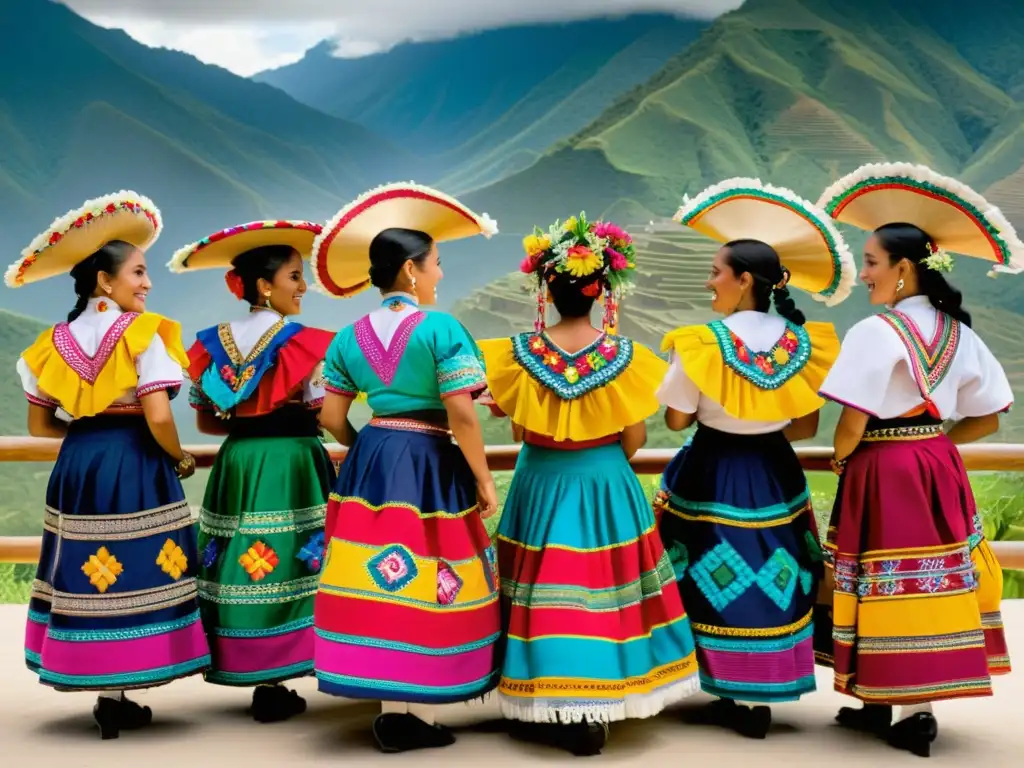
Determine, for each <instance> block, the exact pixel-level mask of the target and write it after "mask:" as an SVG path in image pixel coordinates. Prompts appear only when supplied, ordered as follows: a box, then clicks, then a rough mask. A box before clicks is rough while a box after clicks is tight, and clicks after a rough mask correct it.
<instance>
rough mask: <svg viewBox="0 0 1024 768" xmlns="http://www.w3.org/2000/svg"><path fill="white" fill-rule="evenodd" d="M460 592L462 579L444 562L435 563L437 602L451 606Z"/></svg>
mask: <svg viewBox="0 0 1024 768" xmlns="http://www.w3.org/2000/svg"><path fill="white" fill-rule="evenodd" d="M460 591H462V579H461V578H460V577H459V574H457V573H456V572H455V569H454V568H453V567H452V566H451V565H449V564H448V563H446V562H445V561H444V560H438V561H437V602H438V603H440V604H441V605H451V604H453V603H454V602H455V599H456V598H457V597H458V596H459V592H460Z"/></svg>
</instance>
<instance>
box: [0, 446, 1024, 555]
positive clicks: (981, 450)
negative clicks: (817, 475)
mask: <svg viewBox="0 0 1024 768" xmlns="http://www.w3.org/2000/svg"><path fill="white" fill-rule="evenodd" d="M59 448H60V440H50V439H42V438H35V437H0V462H36V461H41V462H49V461H54V460H55V459H56V458H57V451H58V450H59ZM185 450H187V451H188V452H189V453H191V454H192V455H193V456H195V457H196V466H198V467H210V466H213V460H214V459H215V458H216V456H217V451H218V450H219V446H217V445H192V446H186V447H185ZM327 450H328V451H329V452H330V454H331V458H332V459H333V460H334V461H336V462H340V461H343V460H344V458H345V453H346V449H345V448H344V447H342V446H340V445H337V444H330V445H328V446H327ZM675 453H676V452H675V450H667V449H645V450H641V451H638V452H637V454H636V456H634V457H633V459H632V462H631V463H632V465H633V468H634V469H635V470H636V472H637V474H641V475H645V474H646V475H652V474H661V472H662V471H664V469H665V465H666V464H668V462H669V461H670V460H671V459H672V457H673V456H675ZM796 453H797V456H798V457H799V458H800V463H801V465H803V468H804V469H805V470H806V471H808V472H823V471H824V472H827V471H829V469H830V467H829V461H830V460H831V458H832V449H831V448H816V447H802V446H801V447H798V448H796ZM518 455H519V446H517V445H499V446H491V447H488V448H487V463H488V464H489V465H490V467H491V469H492V470H494V471H501V470H510V469H513V468H514V467H515V463H516V457H517V456H518ZM960 455H961V456H962V457H963V460H964V465H965V466H966V467H967V469H968V470H974V471H981V472H985V471H989V472H1024V445H1016V444H1010V443H982V444H978V445H965V446H961V447H960ZM40 503H41V502H40ZM1022 503H1024V499H1022ZM41 542H42V540H41V539H40V538H39V537H38V536H0V563H34V562H36V561H37V560H38V559H39V548H40V545H41ZM992 548H993V550H995V553H996V556H997V557H998V558H999V562H1000V564H1001V565H1002V566H1003V567H1004V568H1011V569H1024V542H1016V541H994V542H992Z"/></svg>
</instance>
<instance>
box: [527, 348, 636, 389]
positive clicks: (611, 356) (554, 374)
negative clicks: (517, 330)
mask: <svg viewBox="0 0 1024 768" xmlns="http://www.w3.org/2000/svg"><path fill="white" fill-rule="evenodd" d="M512 352H513V354H514V356H515V358H516V362H518V363H519V365H521V366H522V367H523V369H524V370H525V371H526V372H527V373H529V374H530V375H531V376H533V378H534V379H536V380H537V381H538V382H540V383H541V384H543V385H544V386H545V387H547V388H548V389H550V390H551V391H552V392H554V393H555V394H556V395H558V397H560V398H561V399H563V400H575V399H576V398H578V397H581V396H583V395H585V394H587V393H588V392H592V391H594V390H595V389H598V388H599V387H603V386H605V385H606V384H608V383H610V382H612V381H614V380H615V379H616V378H617V377H618V376H619V374H621V373H622V372H623V371H624V370H626V368H627V367H628V366H629V363H630V362H631V361H632V359H633V342H632V341H631V340H629V339H627V338H625V337H621V336H608V335H606V334H602V335H601V336H599V337H598V338H597V339H595V340H594V341H593V342H591V343H590V344H588V345H587V346H586V347H584V348H583V349H581V350H580V351H579V352H576V353H575V354H570V353H568V352H566V351H564V350H563V349H560V348H559V347H558V345H557V344H555V343H554V342H553V341H551V339H550V338H549V337H548V335H547V334H546V333H544V332H541V333H521V334H519V335H518V336H513V337H512Z"/></svg>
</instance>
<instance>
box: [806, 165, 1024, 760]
mask: <svg viewBox="0 0 1024 768" xmlns="http://www.w3.org/2000/svg"><path fill="white" fill-rule="evenodd" d="M820 204H821V205H822V207H824V208H825V210H826V211H827V212H828V213H829V214H830V215H831V216H833V217H834V218H835V219H836V220H838V221H841V222H845V223H848V224H852V225H854V226H856V227H859V228H861V229H865V230H868V231H870V232H872V235H871V237H870V238H868V241H867V244H866V245H865V247H864V265H863V268H862V269H861V274H860V277H861V280H862V281H863V282H864V284H865V285H866V286H867V288H868V295H869V298H870V300H871V303H872V304H875V305H885V306H886V307H887V309H886V310H885V311H883V312H882V313H881V314H877V315H873V316H871V317H869V318H867V319H865V320H862V321H861V322H859V323H857V324H856V325H855V326H853V327H852V328H851V329H850V331H849V332H848V333H847V334H846V338H845V339H844V341H843V350H842V353H841V354H840V355H839V359H838V360H836V363H835V366H834V367H833V369H832V371H831V373H830V374H829V376H828V378H827V379H826V380H825V382H824V383H823V384H822V387H821V394H822V395H823V396H825V397H827V398H829V399H830V400H834V401H836V402H838V403H840V404H841V405H842V406H843V412H842V415H841V417H840V419H839V424H838V426H837V427H836V433H835V440H834V442H835V459H834V462H833V468H834V469H835V470H836V472H837V473H840V475H841V477H840V481H839V490H838V492H837V494H836V501H835V506H834V508H833V510H832V520H831V524H830V526H829V531H828V537H827V542H826V547H827V551H828V553H829V556H830V557H831V558H832V560H833V562H832V565H833V567H834V569H835V570H834V573H835V588H834V595H833V601H834V602H833V620H834V629H833V640H834V669H835V687H836V690H838V691H840V692H842V693H846V694H848V695H850V696H854V697H856V698H858V699H860V700H861V701H863V702H864V707H863V708H860V709H854V708H848V707H844V708H842V709H841V710H840V711H839V715H838V717H837V718H836V719H837V720H838V721H839V723H840V724H841V725H844V726H847V727H850V728H855V729H858V730H864V731H868V732H872V733H875V734H876V735H879V736H882V737H884V738H887V739H888V741H889V742H890V744H892V745H893V746H895V747H897V748H900V749H905V750H909V751H911V752H913V753H914V754H917V755H920V756H928V755H929V754H930V751H931V743H932V742H933V741H934V740H935V738H936V736H937V734H938V727H937V724H936V722H935V717H934V715H933V714H932V708H931V702H933V701H938V700H941V699H952V698H960V697H965V696H990V695H991V694H992V682H991V676H992V675H996V674H1005V673H1007V672H1009V671H1010V660H1009V656H1008V652H1007V648H1006V641H1005V638H1004V636H1003V624H1002V618H1001V616H1000V613H999V601H1000V597H1001V594H1002V575H1001V571H1000V569H999V564H998V562H997V561H996V559H995V557H994V555H993V554H992V551H991V549H990V548H989V546H988V543H987V542H986V541H985V540H984V537H983V534H982V526H981V520H980V518H979V516H978V512H977V508H976V507H975V503H974V496H973V494H972V493H971V486H970V482H969V480H968V477H967V473H966V471H965V469H964V465H963V462H962V461H961V459H960V455H959V453H958V452H957V449H956V446H957V445H958V444H963V443H970V442H973V441H975V440H979V439H981V438H983V437H985V436H987V435H990V434H993V433H994V432H995V431H996V430H997V429H998V428H999V414H1000V413H1002V412H1004V411H1006V410H1008V409H1009V407H1010V405H1011V404H1012V402H1013V393H1012V391H1011V389H1010V385H1009V383H1008V382H1007V379H1006V375H1005V373H1004V372H1003V369H1002V366H1000V364H999V362H998V361H997V360H996V359H995V357H993V355H992V353H991V352H990V351H989V349H988V347H986V346H985V343H984V342H983V341H982V340H981V339H980V338H979V337H978V335H977V334H976V333H975V332H974V331H973V330H972V329H971V316H970V314H969V313H968V312H967V310H966V309H965V308H964V307H963V297H962V296H961V294H960V292H959V291H957V290H956V289H955V288H953V287H952V286H951V285H950V284H949V283H948V282H947V280H946V278H945V276H944V274H943V273H944V272H947V271H949V270H950V269H951V268H952V258H951V257H950V256H949V255H948V254H947V253H945V252H944V250H943V249H948V250H949V251H954V252H956V253H960V254H963V255H965V256H973V257H977V258H982V259H986V260H988V261H994V262H996V267H995V270H996V271H1006V272H1019V271H1020V269H1021V267H1022V266H1024V243H1022V242H1021V240H1020V239H1019V238H1018V236H1017V234H1016V232H1014V229H1013V227H1012V226H1011V225H1010V223H1009V222H1008V221H1006V219H1005V218H1004V217H1003V216H1002V214H1000V213H999V211H998V210H997V209H995V208H993V207H992V206H991V205H990V204H989V203H988V202H986V201H985V200H984V198H982V197H981V196H980V195H978V194H977V193H976V192H974V191H973V190H971V189H970V188H968V187H966V186H964V185H963V184H961V183H959V182H957V181H955V180H953V179H948V178H945V177H943V176H940V175H939V174H937V173H935V172H934V171H932V170H930V169H928V168H925V167H923V166H916V165H910V164H906V163H892V164H877V165H875V164H872V165H867V166H864V167H862V168H860V169H858V170H857V171H854V172H853V173H852V174H850V175H849V176H846V177H844V178H842V179H840V180H839V181H837V182H836V183H835V184H834V185H833V186H832V187H830V188H829V189H828V190H826V191H825V193H824V194H823V195H822V198H821V202H820ZM945 421H953V422H955V423H954V424H953V426H952V427H951V428H950V429H949V430H948V431H947V432H945V433H944V432H943V429H942V424H943V422H945ZM894 705H900V706H901V713H900V718H899V721H898V722H897V723H896V724H895V725H893V724H892V720H893V712H892V707H893V706H894Z"/></svg>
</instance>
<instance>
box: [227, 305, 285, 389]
mask: <svg viewBox="0 0 1024 768" xmlns="http://www.w3.org/2000/svg"><path fill="white" fill-rule="evenodd" d="M283 328H284V320H283V319H281V320H278V321H277V322H276V323H274V324H273V325H272V326H270V328H268V329H267V330H266V332H265V333H264V334H263V335H262V336H260V338H259V340H258V341H257V342H256V344H255V346H253V348H252V349H251V350H250V352H249V354H248V355H246V356H245V357H244V358H243V357H242V353H241V352H240V351H239V349H238V345H236V344H235V337H234V335H233V334H232V333H231V324H230V323H221V324H220V325H218V326H217V338H218V339H219V340H220V345H221V347H223V348H224V352H225V354H226V355H227V356H228V360H230V361H231V362H230V363H225V364H224V365H222V366H221V368H220V371H219V373H220V378H221V380H222V381H223V382H224V383H225V384H227V385H228V386H229V387H231V389H232V391H233V392H238V391H239V390H241V389H242V388H243V387H244V386H245V385H246V383H247V382H248V381H249V379H251V378H252V377H253V376H255V375H256V366H255V365H254V362H255V361H256V359H257V358H259V356H260V355H262V354H263V353H264V352H266V350H267V347H269V346H270V342H272V341H273V340H274V337H275V336H277V334H278V333H279V332H280V331H281V330H282V329H283Z"/></svg>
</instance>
